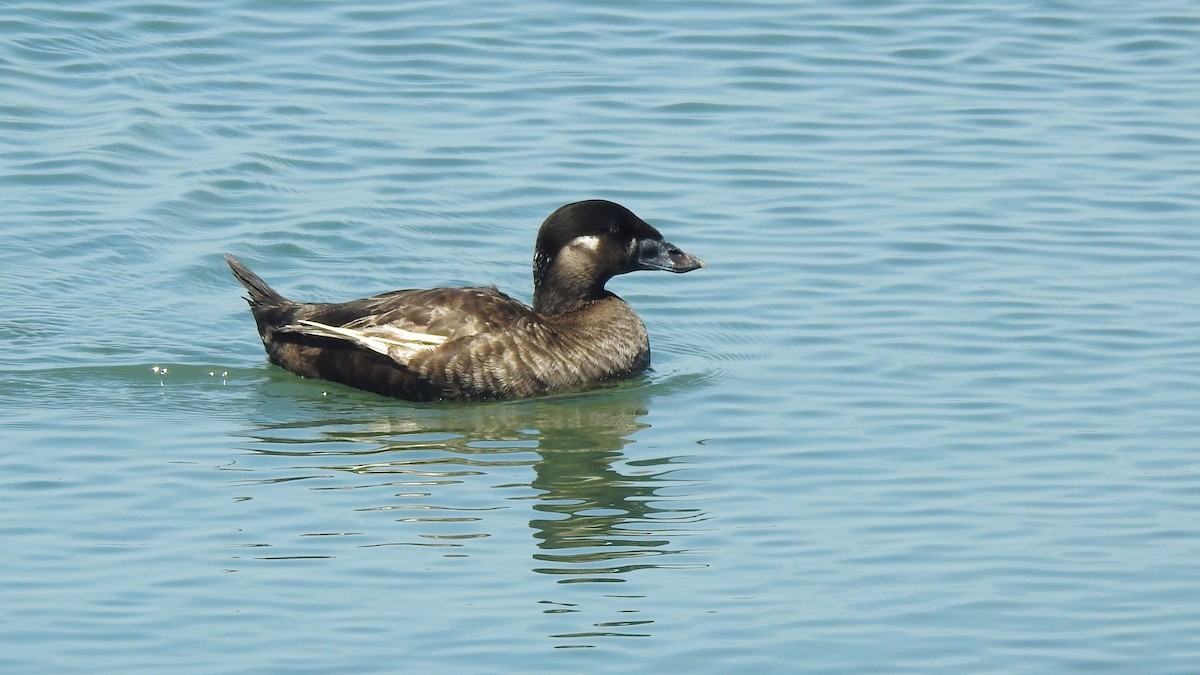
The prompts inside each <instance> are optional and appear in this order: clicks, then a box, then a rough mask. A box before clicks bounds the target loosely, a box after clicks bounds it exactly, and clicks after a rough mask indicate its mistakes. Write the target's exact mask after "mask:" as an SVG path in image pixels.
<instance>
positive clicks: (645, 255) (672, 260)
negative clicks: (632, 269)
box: [638, 241, 706, 273]
mask: <svg viewBox="0 0 1200 675" xmlns="http://www.w3.org/2000/svg"><path fill="white" fill-rule="evenodd" d="M701 267H706V265H705V264H704V261H703V260H701V259H699V258H697V257H696V256H694V255H691V254H690V253H684V252H683V251H681V250H679V249H678V248H676V247H675V246H674V245H673V244H670V243H668V242H665V241H655V242H651V241H643V242H642V243H641V246H640V250H639V255H638V269H643V270H662V271H664V272H675V273H682V272H691V271H692V270H698V269H700V268H701Z"/></svg>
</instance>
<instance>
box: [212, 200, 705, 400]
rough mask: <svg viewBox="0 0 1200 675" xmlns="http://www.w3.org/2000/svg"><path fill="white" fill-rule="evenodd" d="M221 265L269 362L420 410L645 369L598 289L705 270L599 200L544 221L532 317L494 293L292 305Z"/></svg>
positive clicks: (619, 308) (639, 346)
mask: <svg viewBox="0 0 1200 675" xmlns="http://www.w3.org/2000/svg"><path fill="white" fill-rule="evenodd" d="M225 259H226V260H227V261H228V262H229V266H230V268H231V269H232V270H233V274H234V276H235V277H237V279H238V281H240V282H241V283H242V285H243V286H245V287H246V289H247V290H248V291H249V292H250V295H249V297H248V298H247V301H248V302H249V303H250V309H251V311H252V312H253V313H254V319H255V321H256V322H257V323H258V332H259V335H260V336H261V337H262V341H263V346H264V347H266V350H267V354H268V356H269V358H270V360H271V362H272V363H274V364H276V365H278V366H281V367H283V368H286V369H287V370H290V371H292V372H293V373H296V374H297V375H301V376H303V377H313V378H320V379H324V380H332V381H334V382H341V383H343V384H347V385H350V386H352V387H357V388H359V389H366V390H368V391H373V392H376V393H379V394H383V395H385V396H394V397H397V398H404V399H410V400H418V401H429V400H482V399H500V398H519V397H526V396H536V395H540V394H547V393H552V392H557V391H568V390H572V389H580V388H584V387H586V386H588V385H593V384H596V383H600V382H604V381H607V380H613V379H617V378H621V377H627V376H629V375H633V374H635V373H638V372H641V371H642V370H644V369H645V368H646V367H647V366H648V365H649V364H650V343H649V339H648V337H647V335H646V328H645V326H644V325H642V321H641V319H639V318H638V316H637V314H636V313H635V312H634V311H633V309H632V308H631V307H629V305H627V304H625V301H623V300H621V299H620V298H618V297H617V296H616V295H614V294H612V293H610V292H608V291H606V290H605V289H604V285H605V283H606V282H607V281H608V280H609V279H610V278H611V277H612V276H614V275H617V274H623V273H625V272H632V271H635V270H666V271H670V272H688V271H691V270H694V269H697V268H699V267H703V266H704V262H703V261H701V260H700V259H699V258H696V257H694V256H691V255H688V254H686V253H684V252H683V251H680V250H679V249H678V248H676V247H674V246H672V245H671V244H669V243H667V242H666V241H664V240H663V238H662V235H661V234H659V232H658V230H655V229H654V228H653V227H651V226H650V225H648V224H647V223H645V222H644V221H643V220H642V219H640V218H638V217H637V216H636V215H634V214H633V213H632V212H630V211H629V210H628V209H626V208H625V207H623V206H620V205H619V204H614V203H612V202H607V201H602V200H591V201H584V202H576V203H574V204H567V205H566V206H563V207H562V208H560V209H558V210H557V211H555V212H554V213H552V214H550V217H548V218H547V219H546V221H545V222H544V223H542V227H541V230H539V232H538V237H537V243H536V245H535V251H534V270H533V277H534V287H533V288H534V292H533V307H528V306H526V305H525V304H523V303H521V302H519V301H517V300H514V299H513V298H510V297H509V296H507V295H505V294H504V293H501V292H500V291H498V290H496V289H495V288H493V287H473V288H434V289H429V290H403V291H393V292H391V293H385V294H383V295H377V296H374V297H371V298H363V299H361V300H351V301H350V302H341V303H300V302H293V301H291V300H288V299H287V298H285V297H283V296H282V295H280V294H279V293H277V292H275V291H274V290H273V289H272V288H271V287H270V286H268V285H267V284H266V282H264V281H263V280H262V279H261V278H259V277H258V275H256V274H254V273H253V272H251V271H250V269H249V268H247V267H246V266H245V265H243V264H242V263H241V262H239V261H238V260H237V259H236V258H234V257H233V256H231V255H229V254H226V256H225Z"/></svg>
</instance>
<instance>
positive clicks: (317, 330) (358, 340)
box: [288, 319, 446, 363]
mask: <svg viewBox="0 0 1200 675" xmlns="http://www.w3.org/2000/svg"><path fill="white" fill-rule="evenodd" d="M288 329H290V330H292V331H295V332H297V333H304V334H306V335H316V336H319V337H328V338H336V339H339V340H349V341H351V342H353V343H354V344H356V345H360V346H362V347H366V348H367V349H370V350H371V351H373V352H379V353H380V354H383V355H385V356H388V357H390V358H392V359H394V360H395V361H398V362H400V363H404V362H406V361H408V359H410V358H412V357H413V356H414V355H416V354H417V353H419V352H423V351H425V350H427V349H433V348H434V347H436V346H438V345H440V344H442V343H443V342H445V341H446V336H445V335H434V334H433V333H418V332H416V331H411V330H404V329H403V328H397V327H396V326H391V325H387V324H384V325H382V326H370V327H367V328H363V329H361V330H360V329H356V328H344V327H342V326H330V325H327V324H323V323H318V322H316V321H309V320H307V319H301V320H300V321H297V322H296V324H293V325H291V326H288Z"/></svg>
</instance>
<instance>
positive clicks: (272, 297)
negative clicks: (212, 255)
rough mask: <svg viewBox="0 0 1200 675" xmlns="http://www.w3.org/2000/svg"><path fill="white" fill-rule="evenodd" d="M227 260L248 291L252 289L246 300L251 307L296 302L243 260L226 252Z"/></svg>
mask: <svg viewBox="0 0 1200 675" xmlns="http://www.w3.org/2000/svg"><path fill="white" fill-rule="evenodd" d="M225 262H227V263H229V269H231V270H233V276H234V277H236V278H237V280H238V281H239V282H241V284H242V285H243V286H245V287H246V290H247V291H250V296H249V297H247V298H246V302H249V303H250V306H251V307H280V306H283V305H293V304H295V303H293V302H292V301H291V300H288V299H287V298H285V297H283V296H282V295H280V294H279V293H278V292H276V290H275V289H274V288H271V287H270V286H268V285H267V282H265V281H263V280H262V277H260V276H258V275H257V274H255V273H254V272H251V271H250V268H249V267H246V266H245V265H243V264H242V261H240V260H238V259H237V258H235V257H233V256H232V255H230V254H228V253H226V254H225Z"/></svg>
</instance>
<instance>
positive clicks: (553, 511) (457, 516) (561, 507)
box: [239, 384, 705, 583]
mask: <svg viewBox="0 0 1200 675" xmlns="http://www.w3.org/2000/svg"><path fill="white" fill-rule="evenodd" d="M270 386H272V385H268V389H269V388H270ZM648 389H649V388H648V387H645V386H639V385H637V384H634V385H628V386H623V387H618V388H615V389H611V390H604V391H599V392H593V393H590V394H579V395H574V396H564V397H555V398H548V399H540V400H531V401H521V402H514V403H504V404H495V405H457V406H411V405H402V406H399V407H396V406H381V405H379V402H378V401H377V400H374V399H363V398H361V397H357V396H348V397H347V396H345V395H342V397H341V398H339V399H334V400H330V399H323V400H321V401H313V402H312V404H311V406H312V410H310V412H312V413H315V414H314V415H312V416H310V417H308V418H307V419H306V420H305V421H303V422H294V421H289V422H268V423H264V424H261V425H260V426H259V428H258V429H257V430H256V431H255V433H254V434H253V435H254V438H255V442H254V444H253V447H252V448H251V450H252V451H253V452H252V453H251V454H252V456H255V460H251V459H247V460H246V461H243V462H241V463H240V464H239V468H242V469H243V470H250V471H253V472H254V473H261V471H260V470H259V469H258V468H250V467H247V466H246V464H251V463H262V461H265V460H266V459H267V458H270V457H275V458H280V457H281V456H282V457H286V458H290V459H292V460H294V458H296V457H306V458H309V459H315V458H319V459H318V462H319V464H317V465H315V466H314V465H313V464H312V463H306V465H305V466H295V465H294V464H291V465H289V466H287V467H282V466H279V465H278V464H277V463H275V466H274V469H275V470H274V471H268V473H270V474H272V475H270V476H268V477H265V478H259V479H251V480H243V481H240V482H241V483H242V484H256V483H267V482H270V483H277V482H283V481H297V480H306V481H310V482H309V483H307V485H309V486H311V487H312V488H313V489H338V490H346V489H356V488H361V489H362V490H363V493H362V494H363V495H369V496H370V500H369V501H370V502H371V503H364V504H360V505H359V506H358V507H357V508H356V510H358V511H370V510H377V511H385V512H388V515H389V516H392V520H393V521H394V522H400V523H404V524H406V525H411V526H412V527H410V528H408V529H407V530H404V531H402V532H401V533H399V534H401V539H400V540H399V541H397V540H396V539H395V537H396V535H397V534H398V533H397V532H396V531H395V530H394V528H392V529H390V530H388V532H387V534H386V536H385V535H382V534H381V533H380V532H374V533H369V534H370V536H372V537H373V538H374V539H376V540H377V541H376V543H373V544H361V543H360V545H368V546H379V545H417V546H434V547H444V548H450V549H457V550H456V551H454V552H453V553H454V554H458V555H466V554H469V545H470V541H471V540H472V539H476V538H483V537H490V536H494V535H495V534H496V531H495V530H496V529H498V528H495V527H493V525H494V524H493V523H489V520H490V518H489V512H492V511H498V510H505V509H508V508H514V507H518V508H519V507H520V504H514V503H513V502H514V501H516V502H528V503H529V505H528V507H527V508H530V509H531V510H532V511H533V513H532V514H531V516H532V517H531V518H530V519H529V526H530V527H531V528H532V529H533V532H534V538H535V540H536V542H537V548H538V550H537V551H536V552H534V554H533V558H534V559H535V561H536V562H535V565H534V567H533V570H534V571H535V572H538V573H541V574H547V575H555V576H557V577H560V578H559V579H558V581H561V582H563V583H573V582H587V581H622V580H624V577H625V575H627V574H628V573H630V572H632V571H634V570H638V569H642V568H648V567H659V566H663V564H664V561H663V559H662V556H664V555H671V554H677V553H682V552H685V551H684V549H682V548H680V547H679V545H678V543H677V542H676V541H675V540H677V539H679V538H680V537H682V536H684V535H686V534H687V531H688V529H689V525H690V524H693V523H696V522H698V521H700V520H703V519H704V517H705V516H704V514H703V513H702V512H701V511H700V510H698V509H696V508H695V507H694V503H689V501H688V500H687V499H686V497H687V496H688V495H687V493H688V492H689V486H692V483H690V482H685V481H684V480H683V479H681V478H678V477H677V473H678V472H677V470H678V469H679V468H680V467H679V466H678V461H679V459H678V458H676V457H672V456H658V457H650V456H645V453H643V456H641V457H639V458H638V459H637V460H630V459H629V458H627V457H626V455H625V452H624V450H625V446H626V445H627V444H628V443H630V441H631V440H633V439H634V438H635V436H636V435H637V434H638V432H639V431H642V430H644V429H646V428H648V425H646V424H645V423H643V422H642V421H641V419H642V418H643V417H644V416H645V415H646V412H647V404H648V398H649V394H648V393H647V391H648ZM307 391H308V393H309V394H310V396H311V391H312V390H311V388H309V389H308V390H307ZM264 393H267V394H268V395H266V396H264V397H263V399H262V409H261V410H260V411H261V412H262V413H264V417H271V416H273V415H275V414H278V412H279V410H271V408H274V407H275V404H273V403H272V401H273V400H274V401H276V402H278V401H280V397H275V396H271V395H269V394H270V393H271V392H270V391H267V392H264ZM276 393H278V392H276ZM292 393H295V392H294V391H293V392H292ZM341 393H342V392H339V394H341ZM285 398H286V397H285ZM291 401H292V403H291V406H290V407H289V408H287V409H289V410H290V414H291V415H292V416H294V415H295V412H296V410H295V399H294V398H293V399H291ZM363 403H371V404H373V405H370V406H369V407H364V406H363V405H362V404H363ZM263 468H265V467H263ZM531 474H532V475H531ZM348 475H352V476H357V478H351V479H349V482H348V479H347V478H346V476H348ZM339 477H340V478H339ZM380 479H383V480H382V481H381V480H380ZM456 486H458V487H457V488H456ZM463 486H469V487H463ZM479 487H482V488H484V489H483V490H480V489H474V488H479ZM379 488H385V489H387V493H386V498H383V497H381V495H383V494H384V493H382V492H381V491H380V490H379ZM495 489H500V491H499V492H497V491H495ZM381 499H382V501H380V500H381ZM464 548H465V549H467V550H463V549H464ZM681 564H685V563H684V562H682V561H675V562H674V564H673V565H672V566H675V565H681Z"/></svg>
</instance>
